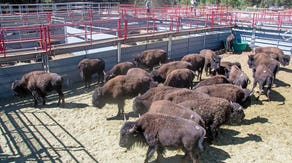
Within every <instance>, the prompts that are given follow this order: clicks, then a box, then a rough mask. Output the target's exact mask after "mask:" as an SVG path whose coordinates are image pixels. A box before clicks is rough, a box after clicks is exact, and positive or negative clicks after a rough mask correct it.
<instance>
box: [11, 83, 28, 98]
mask: <svg viewBox="0 0 292 163" xmlns="http://www.w3.org/2000/svg"><path fill="white" fill-rule="evenodd" d="M11 90H12V91H13V93H14V95H15V96H18V97H24V96H25V95H27V94H28V93H29V91H28V90H27V89H26V88H25V87H24V86H23V84H22V83H21V82H20V80H15V81H14V82H13V83H12V84H11Z"/></svg>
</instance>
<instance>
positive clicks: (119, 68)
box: [105, 62, 135, 81]
mask: <svg viewBox="0 0 292 163" xmlns="http://www.w3.org/2000/svg"><path fill="white" fill-rule="evenodd" d="M134 67H135V65H134V63H132V62H121V63H118V64H116V65H115V66H114V67H113V68H112V69H111V70H109V71H108V72H107V73H106V74H105V81H108V80H110V79H112V78H114V77H116V76H118V75H126V74H127V72H128V70H129V69H131V68H134Z"/></svg>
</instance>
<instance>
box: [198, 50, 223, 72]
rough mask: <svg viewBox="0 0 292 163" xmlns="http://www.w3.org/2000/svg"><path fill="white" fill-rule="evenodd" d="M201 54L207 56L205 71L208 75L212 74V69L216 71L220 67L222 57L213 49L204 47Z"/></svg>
mask: <svg viewBox="0 0 292 163" xmlns="http://www.w3.org/2000/svg"><path fill="white" fill-rule="evenodd" d="M200 55H202V56H204V57H205V72H206V76H208V75H209V74H211V73H212V72H211V69H214V70H215V71H216V70H217V69H218V68H219V67H220V61H221V58H220V57H219V56H218V55H216V54H215V52H214V51H213V50H210V49H203V50H201V51H200Z"/></svg>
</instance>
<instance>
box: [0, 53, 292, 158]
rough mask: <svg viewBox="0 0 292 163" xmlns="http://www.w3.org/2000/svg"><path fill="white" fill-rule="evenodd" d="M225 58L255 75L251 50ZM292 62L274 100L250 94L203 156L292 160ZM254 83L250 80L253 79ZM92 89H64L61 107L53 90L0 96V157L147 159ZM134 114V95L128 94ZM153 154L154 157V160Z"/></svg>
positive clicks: (278, 82) (169, 154)
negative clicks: (124, 139)
mask: <svg viewBox="0 0 292 163" xmlns="http://www.w3.org/2000/svg"><path fill="white" fill-rule="evenodd" d="M223 60H225V61H239V62H240V63H241V64H242V67H243V70H244V71H245V72H246V73H247V74H248V75H249V76H250V79H251V80H252V78H251V70H250V69H248V66H247V64H246V63H247V53H243V54H241V55H226V54H225V55H224V57H223ZM291 72H292V64H290V66H287V67H284V68H281V70H280V72H279V73H278V75H277V78H278V79H277V80H276V82H275V83H276V86H274V87H273V88H272V93H271V99H272V101H271V102H268V101H266V99H267V98H266V97H265V96H261V98H260V101H257V100H256V99H255V98H254V97H253V98H252V105H251V106H250V107H248V108H247V109H246V110H245V115H246V117H245V120H244V121H243V123H242V124H241V125H238V126H222V127H221V129H220V132H219V137H218V138H217V139H216V140H215V142H214V143H213V144H212V145H207V144H205V145H206V148H205V152H203V153H202V156H201V158H200V161H201V162H230V163H234V162H263V163H267V162H283V163H286V162H291V160H292V148H291V146H292V116H291V115H292V100H291V99H292V88H291V87H289V84H290V83H292V75H291ZM249 87H251V84H250V85H249ZM92 90H93V87H91V89H85V88H84V87H83V85H82V84H81V83H79V84H75V85H74V86H73V88H72V89H70V90H66V91H65V96H66V106H65V107H64V108H59V107H57V104H56V103H57V98H56V95H55V94H52V95H50V96H48V105H47V106H45V107H44V106H42V107H40V108H33V107H32V105H33V101H32V100H31V99H30V98H26V99H19V98H11V99H1V101H0V134H1V135H0V162H25V161H27V162H43V161H44V162H101V163H126V162H127V163H129V162H133V163H134V162H135V163H136V162H143V160H144V158H145V154H146V150H147V147H141V146H135V147H134V148H132V149H131V150H128V151H127V150H125V149H123V148H120V147H119V145H118V142H119V130H120V127H121V125H122V124H123V120H122V119H113V120H106V118H108V117H112V116H115V115H116V114H117V111H118V109H117V106H116V105H109V104H107V105H106V106H105V107H104V108H102V109H97V108H94V107H92V105H91V94H92ZM125 111H126V113H129V114H128V116H129V117H130V118H129V119H130V120H134V119H136V117H135V116H134V114H133V113H132V99H131V100H127V102H126V107H125ZM182 155H183V153H182V152H181V151H167V152H166V155H165V156H164V157H165V158H164V159H163V160H162V162H165V163H175V162H180V157H181V156H182ZM154 159H155V158H153V159H152V161H153V160H154Z"/></svg>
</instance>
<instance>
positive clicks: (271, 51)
mask: <svg viewBox="0 0 292 163" xmlns="http://www.w3.org/2000/svg"><path fill="white" fill-rule="evenodd" d="M253 53H255V54H257V53H266V54H268V55H270V56H271V57H272V58H274V59H276V60H278V61H279V62H280V63H281V64H282V65H283V66H287V65H289V62H290V55H285V54H284V53H283V51H282V50H281V49H280V48H277V47H257V48H255V49H254V50H253Z"/></svg>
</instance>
